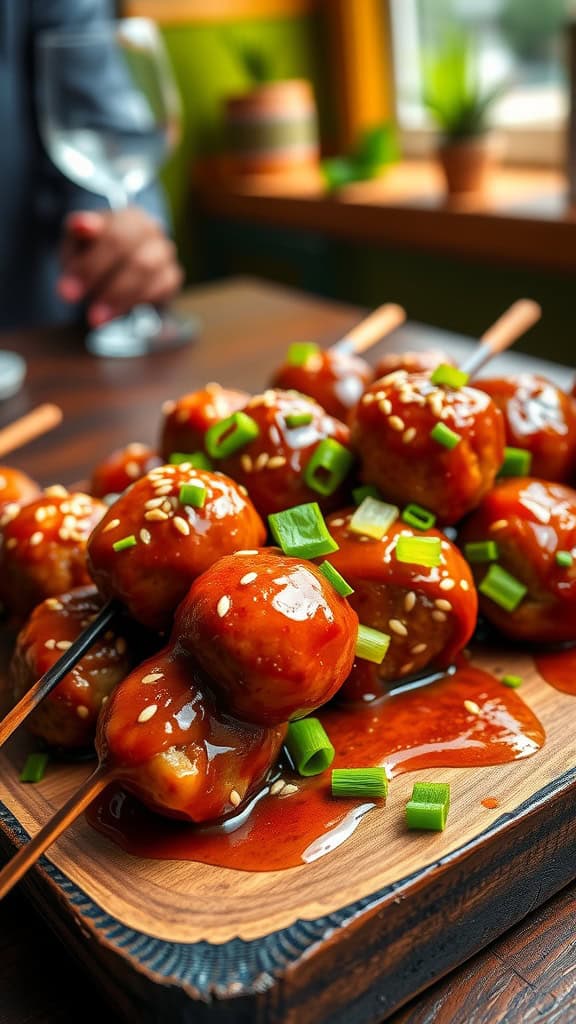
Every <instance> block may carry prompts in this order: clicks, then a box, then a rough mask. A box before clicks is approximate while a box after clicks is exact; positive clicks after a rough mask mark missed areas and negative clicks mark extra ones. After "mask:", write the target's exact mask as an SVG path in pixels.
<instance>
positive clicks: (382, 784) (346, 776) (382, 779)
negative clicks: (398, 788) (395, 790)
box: [332, 768, 388, 800]
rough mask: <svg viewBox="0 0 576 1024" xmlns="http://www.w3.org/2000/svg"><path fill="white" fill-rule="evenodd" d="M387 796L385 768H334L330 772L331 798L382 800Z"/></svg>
mask: <svg viewBox="0 0 576 1024" xmlns="http://www.w3.org/2000/svg"><path fill="white" fill-rule="evenodd" d="M387 795H388V779H387V777H386V769H385V768H334V770H333V772H332V796H343V797H354V796H357V797H364V796H366V797H372V799H377V800H378V799H379V800H382V799H383V798H384V797H386V796H387Z"/></svg>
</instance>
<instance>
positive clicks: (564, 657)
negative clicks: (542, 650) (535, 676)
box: [534, 647, 576, 697]
mask: <svg viewBox="0 0 576 1024" xmlns="http://www.w3.org/2000/svg"><path fill="white" fill-rule="evenodd" d="M534 661H535V662H536V668H537V669H538V671H539V673H540V675H541V676H542V678H543V679H545V680H546V682H547V683H550V685H551V686H554V687H555V688H556V689H557V690H561V691H562V693H570V694H572V695H573V696H575V697H576V647H570V648H568V649H567V650H564V651H551V652H550V654H538V655H537V656H536V657H535V658H534Z"/></svg>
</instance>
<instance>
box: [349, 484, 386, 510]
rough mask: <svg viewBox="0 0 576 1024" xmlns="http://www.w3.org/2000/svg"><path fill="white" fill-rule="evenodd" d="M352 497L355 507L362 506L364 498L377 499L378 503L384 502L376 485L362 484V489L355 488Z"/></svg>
mask: <svg viewBox="0 0 576 1024" xmlns="http://www.w3.org/2000/svg"><path fill="white" fill-rule="evenodd" d="M352 497H353V498H354V504H355V505H361V504H362V502H363V501H364V498H375V499H376V501H382V495H381V494H380V491H379V490H378V488H377V487H375V486H374V484H362V485H361V486H360V487H354V488H353V490H352Z"/></svg>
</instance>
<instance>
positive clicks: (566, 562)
mask: <svg viewBox="0 0 576 1024" xmlns="http://www.w3.org/2000/svg"><path fill="white" fill-rule="evenodd" d="M573 563H574V559H573V557H572V555H571V554H570V552H569V551H557V552H556V565H559V566H560V568H561V569H569V568H570V566H571V565H572V564H573Z"/></svg>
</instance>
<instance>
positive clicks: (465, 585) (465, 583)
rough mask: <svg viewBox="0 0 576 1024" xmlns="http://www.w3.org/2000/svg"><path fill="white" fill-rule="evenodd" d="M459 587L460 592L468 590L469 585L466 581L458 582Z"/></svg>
mask: <svg viewBox="0 0 576 1024" xmlns="http://www.w3.org/2000/svg"><path fill="white" fill-rule="evenodd" d="M460 587H461V589H462V590H470V584H469V583H468V580H460Z"/></svg>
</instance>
